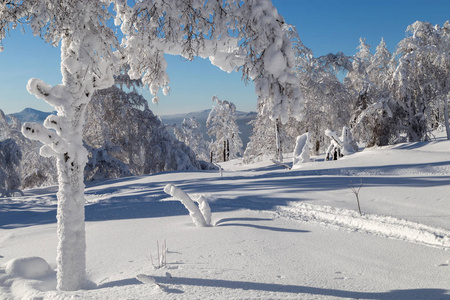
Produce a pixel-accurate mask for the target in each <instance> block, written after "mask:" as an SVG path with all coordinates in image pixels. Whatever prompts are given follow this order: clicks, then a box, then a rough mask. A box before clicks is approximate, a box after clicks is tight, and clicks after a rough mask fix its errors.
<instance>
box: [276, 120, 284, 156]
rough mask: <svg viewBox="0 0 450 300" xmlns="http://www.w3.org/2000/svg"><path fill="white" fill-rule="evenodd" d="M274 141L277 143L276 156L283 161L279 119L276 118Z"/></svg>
mask: <svg viewBox="0 0 450 300" xmlns="http://www.w3.org/2000/svg"><path fill="white" fill-rule="evenodd" d="M275 142H276V145H277V153H276V158H277V160H279V161H280V162H281V161H283V150H282V148H281V135H280V120H279V119H276V121H275Z"/></svg>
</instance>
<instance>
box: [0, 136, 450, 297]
mask: <svg viewBox="0 0 450 300" xmlns="http://www.w3.org/2000/svg"><path fill="white" fill-rule="evenodd" d="M449 157H450V142H448V141H443V140H440V141H434V142H429V143H415V144H402V145H397V146H390V147H383V148H379V149H367V150H365V151H363V152H360V153H356V154H354V155H351V156H347V157H345V158H344V159H342V160H339V161H332V162H324V161H319V158H317V161H314V162H309V163H305V164H302V166H301V168H300V169H297V170H293V171H288V170H286V169H284V168H283V167H280V166H278V165H274V164H272V163H269V162H260V163H258V164H254V165H250V166H249V165H242V164H240V163H239V161H231V162H227V163H223V164H222V166H223V168H224V170H223V177H221V175H220V173H219V172H216V171H211V172H177V173H175V172H170V173H161V174H155V175H151V176H141V177H129V178H124V179H118V180H108V181H103V182H96V183H93V184H90V185H89V186H88V187H87V190H86V201H87V206H86V220H87V228H86V230H87V239H88V241H87V242H88V250H87V259H88V261H87V266H88V275H89V280H91V284H90V285H89V289H87V290H83V291H78V292H56V291H51V289H52V288H54V285H55V284H54V277H55V276H54V274H53V273H52V274H49V275H46V276H43V277H42V278H38V279H27V280H25V279H18V278H16V277H12V276H10V275H8V274H6V273H5V267H4V268H2V269H0V298H1V299H9V298H11V299H12V297H13V295H15V296H17V297H20V296H29V295H34V296H36V295H39V296H41V297H43V298H44V299H71V297H72V299H343V298H344V299H450V290H449V278H450V252H449V251H450V244H449V243H450V202H449V200H448V194H449V192H450V176H449V174H450V162H449V159H448V158H449ZM285 162H287V163H289V160H286V161H285ZM167 183H173V184H175V185H177V186H179V187H181V188H182V189H183V190H184V191H186V192H187V193H189V194H190V195H191V196H193V197H192V198H196V197H197V196H199V195H205V197H206V198H207V199H208V200H209V202H210V205H211V210H212V213H213V214H212V218H213V220H212V223H213V224H214V225H215V226H213V227H203V228H199V227H195V226H194V224H193V223H192V221H191V219H190V217H189V215H188V212H187V211H186V209H185V208H184V207H183V205H182V204H181V203H180V202H179V201H178V200H176V199H174V198H171V197H170V196H168V195H167V194H165V193H164V191H163V188H164V186H165V185H166V184H167ZM361 183H362V187H361V190H360V193H359V199H360V204H361V211H362V214H363V216H360V215H359V213H358V212H357V203H356V197H355V195H354V194H353V193H352V191H351V189H350V188H349V187H350V186H352V185H353V186H355V187H359V186H360V184H361ZM55 192H56V188H55V187H49V188H45V189H34V190H28V191H25V196H24V197H20V198H6V199H1V200H0V201H1V202H0V205H1V206H0V255H1V257H0V264H4V263H6V262H8V261H10V260H11V259H13V258H18V257H31V256H36V257H42V258H44V259H45V260H46V261H47V262H49V263H50V265H51V266H52V267H54V266H55V257H56V253H55V252H56V225H55V215H56V212H55V210H56V196H55ZM157 243H158V245H159V248H160V250H159V253H160V254H159V256H161V253H162V252H164V253H166V261H163V262H162V263H160V262H159V261H158V251H157ZM164 243H165V244H166V245H167V249H168V250H167V251H163V250H161V245H162V244H164ZM160 265H162V267H161V268H158V267H159V266H160ZM46 274H47V273H46ZM25 298H26V297H25Z"/></svg>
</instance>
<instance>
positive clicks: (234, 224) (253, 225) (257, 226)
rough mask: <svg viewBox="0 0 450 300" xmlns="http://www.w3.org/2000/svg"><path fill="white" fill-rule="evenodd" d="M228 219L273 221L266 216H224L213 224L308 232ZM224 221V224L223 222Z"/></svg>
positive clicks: (300, 231)
mask: <svg viewBox="0 0 450 300" xmlns="http://www.w3.org/2000/svg"><path fill="white" fill-rule="evenodd" d="M230 221H250V222H255V221H270V222H271V221H273V219H266V218H224V219H220V220H219V221H217V222H216V223H215V226H218V227H224V226H240V227H251V228H256V229H262V230H270V231H279V232H296V233H307V232H310V231H308V230H299V229H293V228H281V227H273V226H265V225H258V224H251V223H227V222H230ZM224 223H225V224H224Z"/></svg>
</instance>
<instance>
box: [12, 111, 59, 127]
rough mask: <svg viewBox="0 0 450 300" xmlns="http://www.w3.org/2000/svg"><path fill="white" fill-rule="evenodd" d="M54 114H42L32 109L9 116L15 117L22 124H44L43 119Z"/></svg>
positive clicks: (42, 112)
mask: <svg viewBox="0 0 450 300" xmlns="http://www.w3.org/2000/svg"><path fill="white" fill-rule="evenodd" d="M51 114H56V111H55V112H44V111H40V110H37V109H33V108H25V109H24V110H22V111H21V112H18V113H13V114H11V115H13V116H15V117H16V118H17V119H19V121H20V122H21V123H22V124H23V123H25V122H37V123H41V124H42V123H44V121H45V119H46V118H47V117H48V116H49V115H51Z"/></svg>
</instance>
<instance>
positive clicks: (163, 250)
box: [150, 240, 167, 269]
mask: <svg viewBox="0 0 450 300" xmlns="http://www.w3.org/2000/svg"><path fill="white" fill-rule="evenodd" d="M156 252H157V256H158V261H157V262H156V264H155V263H154V262H153V256H151V255H150V259H151V261H152V265H153V268H155V269H161V268H164V267H165V266H167V243H166V240H164V243H163V244H162V245H161V247H159V242H158V241H156Z"/></svg>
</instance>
